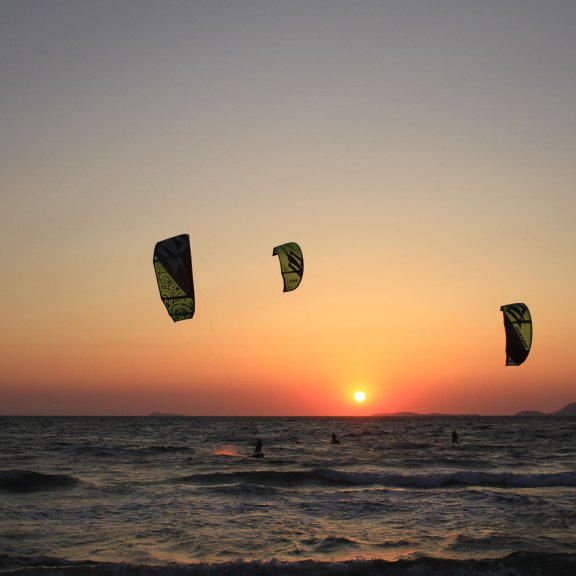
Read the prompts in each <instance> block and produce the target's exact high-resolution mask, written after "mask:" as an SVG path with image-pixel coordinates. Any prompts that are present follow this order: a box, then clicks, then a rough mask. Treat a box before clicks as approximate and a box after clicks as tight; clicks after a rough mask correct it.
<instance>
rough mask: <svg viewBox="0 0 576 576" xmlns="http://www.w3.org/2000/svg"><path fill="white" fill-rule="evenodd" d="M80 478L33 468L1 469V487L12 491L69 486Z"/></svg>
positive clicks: (32, 490) (33, 490)
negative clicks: (47, 472) (37, 470)
mask: <svg viewBox="0 0 576 576" xmlns="http://www.w3.org/2000/svg"><path fill="white" fill-rule="evenodd" d="M79 482H80V480H79V479H78V478H75V477H74V476H69V475H67V474H43V473H41V472H34V471H31V470H0V489H4V490H9V491H11V492H36V491H39V490H53V489H56V488H68V487H70V486H74V485H75V484H78V483H79Z"/></svg>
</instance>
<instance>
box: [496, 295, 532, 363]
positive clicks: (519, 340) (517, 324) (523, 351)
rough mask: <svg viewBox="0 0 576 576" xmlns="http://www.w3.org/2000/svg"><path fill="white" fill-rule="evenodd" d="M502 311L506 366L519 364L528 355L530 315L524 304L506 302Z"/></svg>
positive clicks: (530, 337) (530, 343) (530, 341)
mask: <svg viewBox="0 0 576 576" xmlns="http://www.w3.org/2000/svg"><path fill="white" fill-rule="evenodd" d="M500 310H501V311H502V312H503V313H504V328H505V330H506V366H520V364H522V362H524V360H526V358H527V357H528V353H529V352H530V347H531V346H532V317H531V316H530V310H528V306H526V304H521V303H517V304H506V305H504V306H502V307H501V308H500Z"/></svg>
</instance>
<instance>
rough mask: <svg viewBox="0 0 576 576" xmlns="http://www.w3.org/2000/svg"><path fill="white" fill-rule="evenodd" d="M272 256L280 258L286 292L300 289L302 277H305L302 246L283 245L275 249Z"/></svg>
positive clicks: (290, 243) (289, 243) (293, 243)
mask: <svg viewBox="0 0 576 576" xmlns="http://www.w3.org/2000/svg"><path fill="white" fill-rule="evenodd" d="M272 256H278V259H279V260H280V270H281V272H282V278H283V279H284V292H290V291H291V290H295V289H296V288H298V286H299V285H300V282H302V276H304V256H302V250H301V249H300V246H298V244H296V242H288V243H287V244H281V245H280V246H276V247H275V248H274V250H273V251H272Z"/></svg>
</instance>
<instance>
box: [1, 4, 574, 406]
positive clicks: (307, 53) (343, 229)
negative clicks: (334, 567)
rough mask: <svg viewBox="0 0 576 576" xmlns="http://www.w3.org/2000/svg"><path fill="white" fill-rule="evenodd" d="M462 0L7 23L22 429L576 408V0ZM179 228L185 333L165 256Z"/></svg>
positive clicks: (98, 12)
mask: <svg viewBox="0 0 576 576" xmlns="http://www.w3.org/2000/svg"><path fill="white" fill-rule="evenodd" d="M72 4H74V7H75V9H74V10H71V9H70V8H71V6H72ZM448 4H449V5H450V10H445V9H443V8H445V6H446V3H445V2H441V1H439V0H438V1H435V0H432V1H431V2H426V3H410V5H408V4H407V3H405V2H400V1H398V2H396V1H392V2H386V3H372V2H360V4H359V5H358V4H355V5H354V6H351V5H350V3H348V2H345V1H338V0H330V1H328V0H318V1H317V2H312V3H310V4H307V5H306V6H304V5H300V3H290V2H288V3H286V2H280V1H275V0H272V1H266V2H264V1H263V0H262V1H260V0H255V1H254V2H243V1H240V2H223V3H217V4H214V3H211V2H203V1H198V2H179V1H175V2H172V3H170V4H169V5H168V6H164V5H163V6H162V7H160V5H159V4H156V3H154V2H124V3H122V5H121V6H120V5H117V4H115V3H92V4H83V5H82V6H81V7H77V6H76V4H75V3H72V2H66V1H64V2H60V3H58V4H56V5H51V6H47V5H44V4H37V3H19V2H15V3H12V4H11V5H10V7H9V8H6V10H5V15H4V16H5V17H3V18H2V22H1V23H0V39H1V40H0V42H1V47H2V53H3V57H2V59H1V60H0V74H1V76H2V78H3V79H4V81H3V91H2V96H0V113H1V117H2V118H3V120H2V125H3V129H2V135H1V136H0V159H1V160H0V163H1V168H2V170H1V174H2V204H3V206H2V210H1V212H0V235H1V242H0V256H1V257H2V262H3V263H4V274H3V275H2V282H1V285H0V317H1V318H2V329H1V331H0V350H1V355H0V414H127V415H137V414H147V413H149V412H153V411H164V412H177V413H185V414H191V415H208V414H210V415H236V414H254V415H355V414H359V415H367V414H373V413H381V412H396V411H418V412H466V413H484V414H508V413H514V412H516V411H519V410H523V409H536V410H542V411H553V410H557V409H559V408H561V407H562V406H563V405H565V404H567V403H568V402H573V401H576V387H575V383H576V368H575V367H574V365H573V360H572V359H573V352H572V347H573V341H574V330H575V329H574V326H576V303H575V300H574V295H573V294H574V286H576V256H575V255H576V228H575V227H574V224H573V215H574V213H576V194H575V193H574V190H575V189H576V186H575V185H576V173H575V172H574V165H575V162H574V150H575V149H576V146H575V144H576V142H575V138H576V136H575V134H576V125H575V124H576V117H575V116H574V94H575V93H576V40H575V39H576V34H575V33H574V32H575V31H574V29H573V28H574V25H573V23H574V22H576V6H574V5H572V4H569V3H564V2H560V1H552V2H550V3H546V7H544V5H543V4H541V3H538V2H528V3H526V2H520V1H512V2H510V3H507V4H506V7H504V6H499V5H494V4H482V5H479V4H480V3H473V4H466V5H465V4H462V3H460V2H453V3H451V2H449V3H448ZM527 5H528V6H527ZM487 31H489V34H487ZM181 233H188V234H189V235H190V240H191V245H192V257H193V268H194V275H195V286H196V295H197V312H196V316H195V318H194V319H193V320H191V321H187V322H181V323H178V324H173V323H172V321H171V320H170V318H169V317H168V315H167V314H166V311H165V309H164V307H163V305H162V303H161V302H160V299H159V297H158V290H157V286H156V280H155V278H154V272H153V267H152V251H153V248H154V245H155V243H156V242H157V241H158V240H160V239H163V238H166V237H169V236H173V235H176V234H181ZM289 241H294V242H298V243H299V244H300V246H301V247H302V249H303V251H304V258H305V275H304V280H303V282H302V284H301V286H300V287H299V288H298V289H297V290H296V291H295V292H292V293H288V294H284V293H282V281H281V277H280V273H279V266H278V260H277V258H273V257H272V249H273V247H274V246H276V245H278V244H281V243H284V242H289ZM518 301H520V302H526V303H527V304H528V305H529V306H530V309H531V311H532V314H533V317H534V347H533V350H532V353H531V355H530V357H529V358H528V360H527V361H526V363H525V364H524V365H523V366H521V367H518V368H506V367H505V366H504V363H505V355H504V329H503V322H502V315H501V313H500V311H499V308H500V306H501V305H502V304H506V303H511V302H518ZM357 389H362V390H364V391H365V392H366V394H367V400H366V401H365V402H364V403H363V404H358V403H356V402H354V400H353V393H354V392H355V391H356V390H357Z"/></svg>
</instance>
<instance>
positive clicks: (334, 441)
mask: <svg viewBox="0 0 576 576" xmlns="http://www.w3.org/2000/svg"><path fill="white" fill-rule="evenodd" d="M331 442H332V444H340V440H339V439H338V436H336V432H332V440H331Z"/></svg>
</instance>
